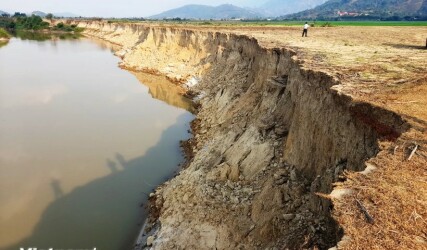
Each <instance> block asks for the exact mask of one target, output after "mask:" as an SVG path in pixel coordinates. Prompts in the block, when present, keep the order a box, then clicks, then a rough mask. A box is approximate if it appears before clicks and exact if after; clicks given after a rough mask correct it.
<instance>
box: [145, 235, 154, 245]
mask: <svg viewBox="0 0 427 250" xmlns="http://www.w3.org/2000/svg"><path fill="white" fill-rule="evenodd" d="M153 243H154V236H149V237H148V238H147V246H152V245H153Z"/></svg>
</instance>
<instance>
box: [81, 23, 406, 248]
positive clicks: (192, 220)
mask: <svg viewBox="0 0 427 250" xmlns="http://www.w3.org/2000/svg"><path fill="white" fill-rule="evenodd" d="M79 26H80V27H84V28H86V31H85V33H86V34H88V35H92V36H95V37H98V38H102V39H105V40H107V41H109V42H112V43H116V44H118V45H120V46H121V50H119V51H117V52H116V54H117V55H119V56H121V57H122V58H123V61H122V66H124V67H128V68H132V69H135V70H143V71H148V72H156V73H160V74H163V75H166V76H168V77H169V78H171V79H174V80H176V81H177V82H180V83H183V84H184V85H185V86H186V88H187V89H188V90H189V91H190V92H191V93H193V94H194V95H195V98H194V99H195V101H196V102H197V103H198V104H199V110H198V113H197V119H196V120H195V121H194V122H193V129H194V138H193V139H192V140H191V141H190V145H192V147H191V151H192V152H191V153H192V158H191V159H190V161H189V162H188V166H187V167H186V168H185V169H183V170H182V171H181V172H180V173H179V175H178V176H176V177H175V178H174V179H172V180H170V181H168V182H167V183H165V184H164V185H163V186H161V187H160V188H158V189H157V191H156V195H155V204H156V206H157V209H158V214H157V215H158V221H157V222H154V223H152V224H150V225H148V229H150V228H153V229H154V230H155V231H156V232H155V237H154V242H153V247H154V248H155V249H254V248H262V249H267V248H269V249H283V248H290V249H301V248H314V247H317V248H320V249H327V248H330V247H333V246H335V245H336V244H337V242H339V241H340V240H341V238H342V236H343V230H342V229H341V228H340V226H339V225H338V224H337V223H336V221H335V220H334V219H333V218H332V215H331V210H332V209H333V206H332V203H331V201H330V199H328V197H327V195H326V194H329V193H330V192H331V191H332V190H333V183H335V182H338V181H343V180H344V179H345V176H344V175H343V173H344V171H361V170H363V169H364V168H365V162H366V161H367V160H368V159H371V158H373V157H375V156H376V155H377V154H378V152H380V151H381V149H383V148H382V147H381V145H380V144H381V143H380V142H382V141H396V140H397V139H398V138H399V137H400V136H401V134H402V133H404V132H405V131H407V130H408V129H409V128H410V125H409V124H408V123H407V122H406V121H405V120H403V119H402V118H401V117H400V116H399V115H397V114H395V113H394V112H391V111H388V110H386V109H383V108H380V107H378V106H375V105H372V104H369V103H364V102H359V101H355V100H353V99H352V97H350V96H348V95H345V94H343V93H342V92H340V91H338V90H337V88H335V86H337V85H339V84H340V81H339V80H338V78H337V77H336V76H334V75H331V74H328V73H326V72H320V71H314V70H312V69H310V68H307V67H306V65H305V64H304V63H303V62H302V61H300V59H299V58H298V57H297V53H296V52H295V51H294V50H292V49H286V48H269V49H267V48H265V47H262V46H260V45H259V43H258V41H257V40H256V39H254V38H250V37H248V36H242V35H236V34H230V33H222V32H215V31H207V30H197V29H185V28H174V27H159V26H157V27H156V26H146V25H140V24H110V23H100V22H93V23H91V22H80V23H79ZM322 194H325V195H322ZM325 197H326V198H325ZM156 225H157V227H156ZM150 241H151V240H150ZM150 243H151V242H150Z"/></svg>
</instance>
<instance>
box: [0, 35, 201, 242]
mask: <svg viewBox="0 0 427 250" xmlns="http://www.w3.org/2000/svg"><path fill="white" fill-rule="evenodd" d="M31 39H32V38H29V37H24V38H22V39H18V38H13V39H11V40H10V42H9V43H8V44H7V45H5V46H3V47H1V48H0V249H19V248H20V247H37V248H39V249H40V248H48V247H54V248H93V247H97V248H98V249H103V250H104V249H105V250H108V249H111V250H116V249H127V248H129V247H130V244H132V242H133V240H134V238H135V236H136V235H137V233H138V230H139V226H140V225H139V224H140V223H142V220H143V216H144V214H145V211H144V209H143V207H141V203H144V202H145V201H146V198H147V193H150V192H151V190H152V189H153V188H154V187H155V186H156V185H158V184H160V183H161V182H163V181H165V180H166V179H168V178H170V177H171V176H172V175H173V173H174V171H176V170H177V166H178V164H179V163H180V162H181V161H182V156H181V153H180V150H179V141H180V140H183V139H186V138H188V136H189V135H188V133H187V130H188V129H189V125H188V124H189V122H190V121H191V120H192V119H193V115H192V114H191V113H190V112H189V111H191V109H192V108H191V104H190V102H189V101H188V100H187V99H185V98H183V97H182V96H180V95H179V90H178V89H177V88H175V87H173V85H170V84H168V83H165V82H164V81H159V84H156V80H153V79H155V78H153V79H151V78H150V76H149V75H144V77H142V75H141V74H140V73H132V72H128V71H126V70H122V69H120V68H118V67H117V64H118V62H119V59H118V58H117V57H115V56H114V55H113V54H112V53H111V51H110V50H111V48H110V47H109V46H100V44H99V42H94V41H92V40H89V39H86V38H81V39H75V38H74V39H71V40H69V39H39V41H34V40H31ZM138 79H141V80H143V79H145V80H146V82H147V83H148V85H147V86H148V87H147V86H146V85H144V82H142V83H141V82H140V81H139V80H138ZM156 98H157V99H156ZM159 99H160V100H159Z"/></svg>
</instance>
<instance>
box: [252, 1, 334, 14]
mask: <svg viewBox="0 0 427 250" xmlns="http://www.w3.org/2000/svg"><path fill="white" fill-rule="evenodd" d="M326 1H327V0H305V1H302V0H269V1H267V2H266V3H264V4H263V5H262V6H261V7H260V9H261V10H263V11H264V12H265V13H266V14H267V15H268V16H274V17H276V16H283V15H286V14H291V13H296V12H300V11H303V10H307V9H312V8H314V7H316V6H318V5H320V4H323V3H325V2H326Z"/></svg>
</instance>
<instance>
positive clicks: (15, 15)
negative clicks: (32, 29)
mask: <svg viewBox="0 0 427 250" xmlns="http://www.w3.org/2000/svg"><path fill="white" fill-rule="evenodd" d="M12 17H27V15H26V14H25V13H21V12H15V14H13V16H12Z"/></svg>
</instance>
